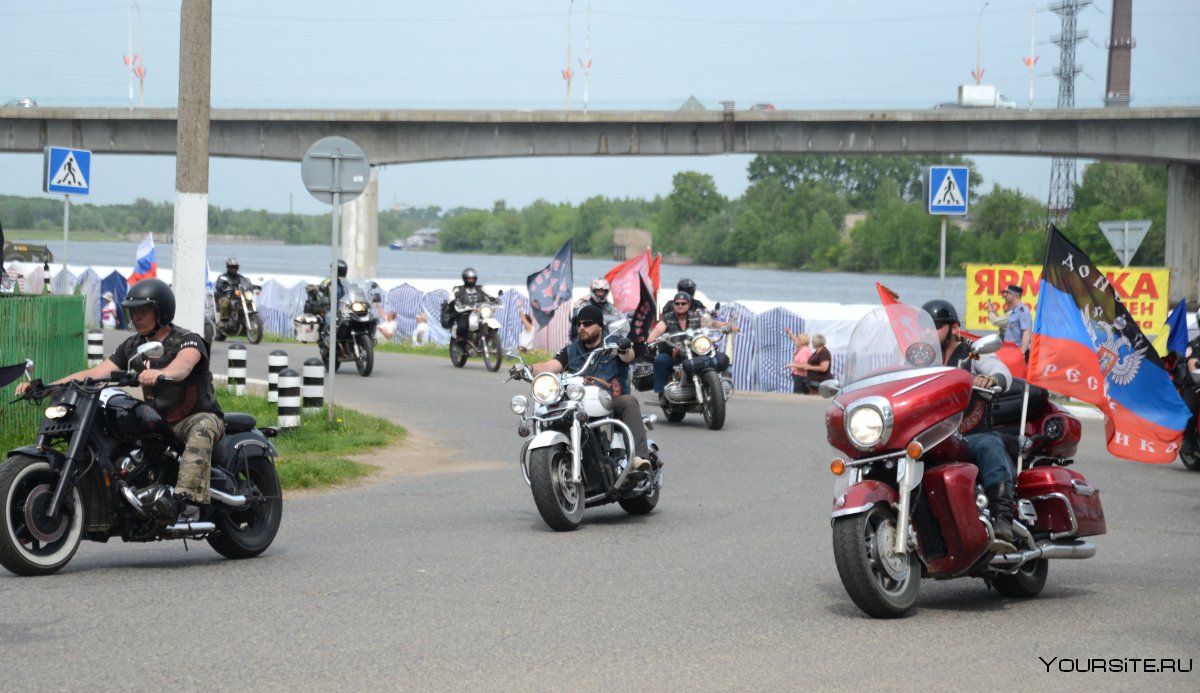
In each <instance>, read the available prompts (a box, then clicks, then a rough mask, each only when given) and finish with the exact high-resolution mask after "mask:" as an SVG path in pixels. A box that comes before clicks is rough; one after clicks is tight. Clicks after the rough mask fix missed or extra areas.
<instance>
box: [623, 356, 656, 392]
mask: <svg viewBox="0 0 1200 693" xmlns="http://www.w3.org/2000/svg"><path fill="white" fill-rule="evenodd" d="M629 384H630V385H633V389H635V390H637V391H638V392H645V391H647V390H650V389H652V388H653V387H654V364H652V363H648V362H646V361H639V362H637V363H635V364H633V365H632V366H630V367H629Z"/></svg>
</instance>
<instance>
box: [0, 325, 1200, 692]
mask: <svg viewBox="0 0 1200 693" xmlns="http://www.w3.org/2000/svg"><path fill="white" fill-rule="evenodd" d="M276 348H281V346H280V345H260V346H257V347H251V349H250V354H251V356H250V370H251V377H255V376H256V375H257V377H265V371H266V367H265V363H266V353H267V352H269V351H271V350H273V349H276ZM286 349H287V350H288V351H289V352H291V354H292V364H293V365H295V364H298V363H299V362H300V361H301V360H302V359H303V358H304V357H306V356H311V355H315V354H316V349H315V348H313V347H308V346H301V345H288V346H287V347H286ZM214 362H215V363H216V364H217V370H221V369H223V368H224V363H225V358H224V346H223V345H218V347H217V348H216V350H215V352H214ZM502 380H503V377H502V374H491V373H487V372H485V371H484V370H483V368H482V364H481V362H480V361H478V360H475V361H472V362H470V363H469V364H468V365H467V367H466V368H465V369H463V370H456V369H454V368H452V367H451V366H450V364H449V363H448V360H443V359H433V358H428V357H419V356H403V355H394V354H381V355H379V356H378V357H377V361H376V370H375V373H374V374H373V375H372V376H371V377H370V378H366V379H363V378H359V377H358V376H357V375H356V374H354V372H353V370H352V369H351V370H350V371H349V372H347V369H346V367H345V366H343V368H342V373H340V374H339V377H338V379H337V387H338V401H339V402H341V403H344V404H348V405H351V406H354V407H356V408H359V409H362V410H365V411H368V412H371V413H375V414H378V415H381V416H386V417H388V418H390V419H392V420H394V421H396V422H398V423H401V424H403V425H405V426H407V427H409V428H410V429H411V430H412V431H413V432H414V436H415V437H416V438H419V439H421V440H430V439H434V440H438V441H440V442H441V445H439V446H430V450H431V452H430V460H429V462H430V464H434V465H437V466H439V467H440V468H442V469H444V470H445V472H444V473H435V474H427V475H422V476H414V477H401V478H393V479H390V480H386V481H382V482H379V483H374V484H368V485H364V486H359V487H355V488H350V489H347V490H340V491H332V492H328V493H323V494H318V495H306V496H302V497H298V498H289V500H288V501H287V502H286V504H285V511H284V512H285V514H284V522H283V527H282V529H281V530H280V533H279V536H278V538H277V540H276V542H275V544H274V545H273V546H272V547H271V549H270V550H269V551H268V552H267V553H265V554H264V555H263V556H261V557H259V558H257V559H253V560H248V561H228V560H224V559H222V558H220V557H219V556H218V555H217V554H216V553H215V552H213V551H212V550H211V549H210V548H209V547H208V546H207V545H206V544H203V543H200V544H196V543H191V544H189V546H188V550H185V548H184V546H183V544H182V543H180V542H171V543H158V544H152V545H135V544H122V543H120V542H110V543H109V544H107V545H101V544H92V543H86V542H85V543H84V545H83V547H82V548H81V549H80V551H79V553H78V554H77V556H76V558H75V559H74V561H73V562H72V563H71V564H70V565H68V566H67V568H66V569H65V570H63V571H62V572H61V573H60V574H58V575H55V576H52V577H46V578H35V579H30V578H16V577H13V576H11V575H8V574H2V575H0V604H2V605H3V608H2V610H0V653H2V654H0V661H2V662H3V667H2V668H0V672H2V673H0V677H2V680H3V681H4V687H5V688H6V689H8V690H21V689H25V688H33V689H83V688H108V689H114V688H120V689H134V690H150V689H158V690H161V689H164V688H172V689H176V688H182V689H199V688H205V689H209V688H217V689H293V690H315V689H329V688H331V687H336V688H338V689H343V690H347V689H348V690H363V689H402V690H446V689H456V690H458V689H463V690H488V691H492V690H563V689H583V690H606V691H607V690H671V691H675V690H735V689H736V690H743V689H745V690H800V689H805V690H808V689H821V690H829V689H835V690H846V689H867V688H869V689H890V690H901V689H903V690H915V689H918V688H931V689H951V688H954V689H961V688H964V687H967V688H975V689H982V690H1000V689H1005V690H1011V689H1012V688H1014V687H1017V686H1020V687H1026V686H1036V687H1038V688H1052V689H1078V690H1083V689H1100V690H1107V689H1118V688H1125V689H1127V688H1149V687H1151V686H1153V687H1154V688H1156V689H1160V690H1197V689H1198V688H1200V673H1195V672H1194V671H1193V672H1192V673H1103V672H1100V673H1086V674H1080V673H1062V672H1061V671H1059V668H1058V667H1059V666H1060V664H1059V662H1061V660H1062V659H1064V658H1067V659H1074V658H1080V659H1091V658H1104V659H1106V660H1109V659H1114V658H1154V659H1156V660H1157V659H1160V658H1170V659H1176V660H1179V659H1182V662H1181V664H1182V665H1183V666H1185V667H1191V663H1192V661H1193V659H1194V658H1196V657H1197V655H1198V654H1200V653H1198V651H1197V650H1198V647H1197V646H1198V645H1200V624H1198V623H1197V619H1198V618H1200V596H1197V595H1198V591H1197V589H1196V586H1195V581H1196V577H1195V576H1196V568H1197V567H1198V566H1200V541H1198V539H1200V529H1198V523H1197V520H1198V519H1200V474H1195V473H1192V472H1188V471H1186V470H1184V469H1183V467H1182V466H1180V465H1179V464H1178V463H1176V464H1173V465H1168V466H1157V465H1147V464H1139V463H1136V462H1129V461H1123V460H1118V459H1116V458H1113V457H1111V456H1109V455H1108V454H1107V453H1106V452H1105V450H1104V431H1103V425H1102V423H1101V422H1099V421H1085V431H1084V443H1083V448H1082V451H1081V454H1080V460H1079V463H1078V465H1079V469H1081V471H1083V472H1084V473H1085V474H1086V475H1087V476H1088V478H1089V480H1090V481H1091V482H1093V483H1094V484H1095V485H1096V486H1098V487H1099V488H1100V489H1101V490H1102V493H1103V498H1104V505H1105V511H1106V514H1107V518H1108V528H1109V534H1107V535H1106V536H1103V537H1098V538H1096V540H1095V541H1096V544H1097V545H1098V547H1099V552H1098V554H1097V556H1096V557H1095V558H1093V559H1090V560H1085V561H1057V562H1054V563H1052V564H1051V569H1050V577H1049V581H1048V584H1047V586H1046V589H1045V591H1044V593H1043V594H1042V595H1041V596H1040V597H1038V598H1036V599H1033V600H1024V601H1023V600H1016V599H1007V598H1001V597H999V596H998V595H996V594H995V593H994V592H989V591H988V590H987V589H986V588H985V586H984V584H983V582H982V581H980V580H953V581H948V582H928V581H927V582H926V583H925V584H924V585H923V588H922V593H921V598H920V601H919V603H918V608H917V609H916V610H915V612H914V613H913V614H912V615H911V616H910V617H908V618H905V619H901V620H896V621H874V620H871V619H869V618H866V617H864V616H863V615H862V614H861V613H860V612H859V611H858V610H857V608H856V607H855V606H854V605H853V604H852V603H851V602H850V600H849V598H848V597H847V596H846V594H845V591H844V590H843V588H842V586H841V583H840V581H839V579H838V576H837V571H836V569H835V567H834V564H833V560H832V554H831V549H830V528H829V519H828V512H829V505H830V497H831V488H832V476H831V475H830V473H829V472H828V466H827V462H828V460H829V459H830V451H829V447H828V446H827V444H826V443H825V442H824V421H823V414H824V409H825V403H824V402H823V401H822V400H820V399H818V398H799V397H790V396H781V395H739V396H736V397H735V398H734V399H733V400H731V401H730V407H729V417H728V422H727V424H726V427H725V429H724V430H722V431H720V432H711V431H707V430H705V429H704V427H703V424H702V423H701V421H700V419H699V417H697V416H695V415H691V416H689V417H688V419H686V420H685V422H684V423H683V424H681V425H670V424H660V425H659V426H658V427H657V429H656V430H655V431H653V432H651V436H652V437H654V438H656V439H657V440H658V442H659V443H660V445H661V446H662V448H663V454H664V456H665V458H666V460H667V461H668V462H667V467H666V470H665V476H666V487H665V489H664V492H663V496H662V500H661V502H660V504H659V509H658V510H657V511H655V512H654V513H652V514H650V515H648V516H644V517H631V516H628V515H626V514H625V513H624V512H623V511H621V509H620V508H619V507H617V506H606V507H604V508H600V509H593V510H589V511H588V513H587V515H586V516H585V524H584V526H583V527H582V528H581V529H580V530H579V531H576V532H572V533H565V534H559V533H555V532H552V531H550V530H548V529H547V528H546V526H545V525H544V524H543V523H542V521H541V518H540V517H539V516H538V514H537V511H536V509H535V508H534V505H533V501H532V498H531V496H530V493H529V491H528V489H527V487H526V486H525V483H524V481H523V480H522V478H521V475H520V472H519V470H518V468H517V466H516V464H515V455H516V452H517V450H518V448H519V445H520V439H519V438H517V436H516V434H515V428H516V421H517V418H516V417H515V416H514V415H512V414H511V413H510V412H509V411H508V400H509V398H510V397H511V396H512V395H514V394H517V393H522V392H525V391H526V390H525V389H524V387H522V386H521V384H518V383H509V384H507V385H502V384H501V381H502ZM1055 657H1057V658H1059V660H1057V661H1056V662H1055V664H1053V665H1051V668H1050V669H1051V670H1050V671H1048V668H1047V665H1046V664H1045V663H1043V661H1042V658H1044V660H1046V661H1052V660H1051V658H1055ZM1084 664H1085V663H1084ZM1126 666H1127V668H1129V667H1130V665H1126ZM1139 668H1141V667H1140V666H1139Z"/></svg>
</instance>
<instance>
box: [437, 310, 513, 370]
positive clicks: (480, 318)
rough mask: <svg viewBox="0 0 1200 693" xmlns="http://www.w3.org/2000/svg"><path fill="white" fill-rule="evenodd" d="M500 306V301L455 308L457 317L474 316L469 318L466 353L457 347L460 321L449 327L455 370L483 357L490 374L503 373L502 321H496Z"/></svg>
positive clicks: (452, 361) (451, 355)
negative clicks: (469, 361)
mask: <svg viewBox="0 0 1200 693" xmlns="http://www.w3.org/2000/svg"><path fill="white" fill-rule="evenodd" d="M500 293H501V294H503V293H504V292H503V291H501V292H500ZM499 306H500V300H499V299H498V298H494V299H490V300H488V301H487V302H485V303H481V304H479V305H477V306H466V305H463V304H461V303H455V304H454V314H455V315H459V314H461V313H467V312H469V313H470V314H471V315H470V317H469V318H467V339H466V344H467V348H466V350H463V349H461V348H460V347H459V345H458V325H457V324H456V323H457V320H455V324H452V325H451V327H450V363H452V364H454V367H455V368H462V367H463V366H464V365H465V364H466V363H467V359H469V358H471V357H472V356H482V357H483V365H484V366H485V367H486V368H487V369H488V370H489V371H491V372H493V373H495V372H496V371H498V370H500V364H501V362H502V361H503V360H504V352H503V346H502V343H501V340H500V321H499V320H498V319H497V318H496V313H497V309H498V308H499Z"/></svg>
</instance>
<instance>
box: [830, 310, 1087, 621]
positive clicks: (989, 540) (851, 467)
mask: <svg viewBox="0 0 1200 693" xmlns="http://www.w3.org/2000/svg"><path fill="white" fill-rule="evenodd" d="M999 347H1000V341H999V339H998V338H997V337H994V336H993V337H985V338H984V339H981V340H979V341H978V342H976V343H975V348H976V355H982V354H988V353H992V352H995V351H996V350H997V349H999ZM941 353H942V352H941V348H940V346H939V342H938V338H937V331H936V329H935V328H934V326H933V321H932V320H931V319H930V317H929V315H928V314H927V313H925V311H923V310H920V309H918V308H914V307H912V306H907V305H891V306H887V307H880V308H877V309H875V310H874V311H872V312H871V313H869V314H867V315H866V316H865V317H863V319H862V320H860V321H859V323H858V324H857V325H856V326H855V328H854V332H853V334H852V336H851V339H850V347H849V351H848V354H849V356H848V357H847V360H846V368H845V380H844V382H842V383H840V384H839V383H838V382H837V381H828V382H826V383H825V384H823V385H822V387H821V392H822V394H823V395H825V396H826V397H832V398H833V401H832V403H831V404H830V406H829V409H828V410H827V412H826V414H825V421H826V426H827V429H828V438H829V442H830V444H831V445H833V447H834V448H836V449H837V450H838V451H840V452H841V453H842V454H844V455H845V457H844V458H843V457H839V458H837V459H835V460H833V462H832V464H831V465H830V468H831V470H832V471H833V473H834V474H835V475H836V476H837V479H836V481H835V484H834V492H833V512H832V524H833V556H834V560H835V562H836V563H837V569H838V574H839V575H840V577H841V580H842V585H843V586H844V587H845V588H846V592H847V593H848V594H849V595H850V598H851V599H852V600H853V601H854V603H855V604H856V605H857V606H858V607H859V608H860V609H862V610H863V611H864V612H866V613H867V614H868V615H870V616H873V617H875V618H895V617H899V616H902V615H904V614H906V613H907V612H908V611H909V610H910V609H912V607H913V605H914V604H915V603H916V601H917V595H918V593H919V592H920V589H921V579H922V578H933V579H938V580H945V579H950V578H958V577H978V578H983V579H984V580H985V581H986V582H988V583H989V584H990V585H991V586H993V587H995V588H996V590H997V591H998V592H1000V593H1001V594H1003V595H1005V596H1010V597H1034V596H1036V595H1038V594H1039V593H1040V592H1041V591H1042V588H1043V587H1044V586H1045V584H1046V575H1047V572H1048V569H1049V560H1050V559H1053V558H1076V559H1078V558H1090V557H1091V556H1093V555H1095V553H1096V547H1095V545H1093V544H1091V543H1089V542H1085V541H1081V540H1080V538H1081V537H1086V536H1091V535H1097V534H1104V532H1105V523H1104V510H1103V508H1102V507H1101V505H1100V494H1099V491H1098V490H1097V489H1096V488H1095V487H1093V486H1091V485H1089V484H1088V483H1087V480H1085V479H1084V478H1083V476H1082V475H1081V474H1079V473H1078V472H1076V471H1074V470H1073V469H1069V468H1068V465H1070V464H1071V463H1072V462H1073V456H1074V455H1075V452H1076V449H1077V447H1078V444H1079V437H1080V425H1079V420H1078V419H1076V418H1075V417H1074V416H1072V415H1071V414H1070V413H1068V412H1067V411H1065V410H1063V409H1061V408H1059V407H1058V406H1056V405H1055V404H1054V403H1053V402H1051V401H1050V399H1049V396H1048V394H1047V393H1046V391H1045V390H1041V389H1040V388H1037V389H1032V388H1031V392H1030V401H1029V408H1028V412H1029V415H1028V421H1027V423H1026V426H1025V429H1024V431H1023V434H1024V435H1020V434H1021V433H1022V431H1020V430H1019V429H1020V408H1021V404H1022V402H1021V399H1022V398H1023V392H1016V393H1014V394H1013V395H1004V396H1001V397H999V398H997V399H995V400H992V399H991V396H992V395H993V394H994V393H992V392H990V391H986V390H981V389H979V388H973V387H972V377H971V374H970V373H968V372H967V371H965V370H963V369H961V368H952V367H947V366H943V365H942V359H941ZM1018 385H1022V383H1020V381H1018ZM1016 389H1017V388H1015V387H1014V388H1013V390H1016ZM973 392H974V393H976V394H977V395H978V396H977V397H976V398H975V399H974V400H973V399H972V393H973ZM969 404H970V405H972V407H971V408H972V411H971V412H969V415H970V416H971V417H972V418H975V417H978V416H980V415H982V416H990V417H991V419H992V421H991V423H992V426H993V430H995V431H996V432H997V433H999V434H1000V435H1001V438H1002V439H1006V442H1007V444H1008V446H1009V449H1010V451H1011V452H1012V453H1014V454H1015V453H1017V452H1021V453H1022V458H1023V459H1022V462H1023V467H1024V469H1023V470H1022V471H1021V472H1020V474H1018V475H1014V476H1015V478H1016V479H1017V483H1016V506H1017V507H1016V513H1015V520H1014V521H1013V533H1014V535H1015V539H1014V542H1013V543H1009V542H1006V541H1003V540H998V539H997V538H996V536H995V533H994V532H993V530H992V523H991V519H992V518H991V517H990V515H989V513H988V511H987V504H988V503H987V496H986V495H985V494H984V493H983V489H982V487H981V486H980V484H979V482H978V479H977V472H978V469H977V468H976V466H975V465H974V464H971V463H970V454H969V452H968V450H967V446H966V442H965V441H964V440H963V438H962V436H961V435H960V433H959V427H960V425H961V424H962V422H963V418H964V412H965V410H967V409H968V405H969ZM980 408H982V409H983V411H982V412H980V411H977V410H978V409H980Z"/></svg>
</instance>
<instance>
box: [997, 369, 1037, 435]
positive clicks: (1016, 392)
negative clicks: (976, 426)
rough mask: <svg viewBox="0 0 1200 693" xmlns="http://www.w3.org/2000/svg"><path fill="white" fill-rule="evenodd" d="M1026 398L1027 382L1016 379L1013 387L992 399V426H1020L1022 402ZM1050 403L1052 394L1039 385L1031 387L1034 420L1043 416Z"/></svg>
mask: <svg viewBox="0 0 1200 693" xmlns="http://www.w3.org/2000/svg"><path fill="white" fill-rule="evenodd" d="M1024 397H1025V381H1024V380H1021V379H1020V378H1014V379H1013V384H1012V387H1010V388H1008V390H1007V391H1005V392H1002V393H1000V394H999V395H996V397H995V398H994V399H992V426H1006V425H1019V424H1020V421H1021V401H1022V399H1023V398H1024ZM1049 402H1050V393H1049V391H1047V390H1046V389H1045V388H1041V387H1038V386H1037V385H1030V386H1029V414H1028V418H1030V419H1034V418H1037V417H1038V416H1040V415H1041V414H1042V411H1043V410H1044V409H1045V408H1046V405H1047V404H1048V403H1049Z"/></svg>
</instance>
